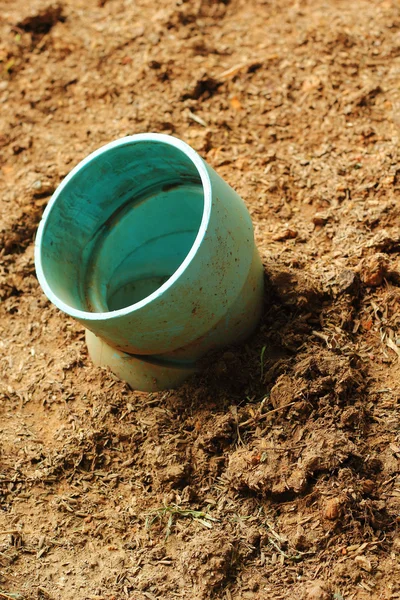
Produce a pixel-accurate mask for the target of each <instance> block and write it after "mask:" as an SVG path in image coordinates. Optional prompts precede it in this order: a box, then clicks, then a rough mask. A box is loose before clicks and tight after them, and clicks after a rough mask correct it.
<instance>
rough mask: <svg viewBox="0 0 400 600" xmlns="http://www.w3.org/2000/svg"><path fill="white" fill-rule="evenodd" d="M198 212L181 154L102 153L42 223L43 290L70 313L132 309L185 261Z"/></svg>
mask: <svg viewBox="0 0 400 600" xmlns="http://www.w3.org/2000/svg"><path fill="white" fill-rule="evenodd" d="M203 210H204V190H203V185H202V182H201V178H200V175H199V172H198V170H197V168H196V166H195V165H194V164H193V162H192V160H191V159H190V158H189V157H188V156H187V155H186V154H185V153H184V152H183V151H182V150H180V149H178V148H176V147H175V146H171V145H169V144H166V143H163V142H159V141H140V142H136V143H127V144H126V145H121V146H118V147H116V148H112V149H109V150H106V151H104V152H103V153H100V154H98V155H97V156H95V157H94V158H92V160H90V161H88V162H87V163H86V164H85V165H84V166H83V167H82V168H81V169H79V170H76V171H75V172H74V175H73V176H72V177H71V178H70V179H69V180H68V181H67V183H66V185H65V186H64V187H63V188H62V189H61V190H60V192H59V195H58V198H57V202H56V203H54V205H53V208H52V210H51V212H50V214H49V216H48V218H47V221H46V228H45V230H44V232H43V236H42V248H41V259H42V265H43V272H44V275H45V277H46V279H47V282H48V284H49V286H50V287H51V289H52V290H53V292H54V293H55V294H56V295H57V296H58V297H59V298H60V299H61V300H62V301H63V302H64V303H65V304H67V305H69V306H70V307H72V308H75V309H78V310H83V311H86V312H94V313H96V312H101V313H104V312H110V311H115V310H119V309H122V308H126V307H128V306H132V305H133V304H136V303H137V302H139V301H141V300H143V299H145V298H146V297H148V296H149V295H150V294H152V293H153V292H155V291H156V290H157V289H158V288H159V287H160V286H162V285H163V284H164V283H166V282H167V281H168V279H169V278H170V277H171V276H172V275H173V274H174V273H175V271H176V270H177V269H178V268H179V266H180V265H181V264H182V262H183V261H184V260H185V258H186V257H187V255H188V254H189V252H190V250H191V248H192V246H193V244H194V242H195V239H196V237H197V235H198V233H199V229H200V225H201V221H202V216H203Z"/></svg>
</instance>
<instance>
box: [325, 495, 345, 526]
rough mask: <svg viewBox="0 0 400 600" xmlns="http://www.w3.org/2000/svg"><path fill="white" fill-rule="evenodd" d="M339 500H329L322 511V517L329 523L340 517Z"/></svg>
mask: <svg viewBox="0 0 400 600" xmlns="http://www.w3.org/2000/svg"><path fill="white" fill-rule="evenodd" d="M341 504H342V502H341V500H340V498H330V499H329V500H328V501H327V503H326V505H325V510H324V516H325V517H326V518H327V519H329V520H330V521H336V519H338V518H339V517H340V515H341V512H342V511H341Z"/></svg>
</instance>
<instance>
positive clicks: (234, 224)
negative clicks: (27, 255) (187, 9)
mask: <svg viewBox="0 0 400 600" xmlns="http://www.w3.org/2000/svg"><path fill="white" fill-rule="evenodd" d="M35 262H36V272H37V275H38V279H39V282H40V285H41V286H42V288H43V291H44V292H45V294H46V296H47V297H48V298H49V300H50V301H51V302H52V303H53V304H55V305H56V306H57V307H58V308H59V309H61V310H62V311H64V312H65V313H67V314H68V315H70V316H71V317H73V318H75V319H76V320H77V321H79V322H80V323H82V325H84V327H85V328H86V342H87V346H88V350H89V355H90V357H91V358H92V360H93V362H94V363H95V364H96V365H98V366H102V367H109V368H110V369H111V371H112V372H113V373H114V374H115V375H117V376H118V377H119V378H120V379H123V380H124V381H127V382H128V383H129V384H130V386H131V387H132V388H134V389H137V390H144V391H156V390H161V389H166V388H171V387H175V386H177V385H179V384H180V383H182V382H183V381H184V380H185V379H186V378H187V377H189V376H190V375H192V374H193V373H195V372H196V371H198V368H199V367H198V361H199V359H200V358H201V357H202V356H204V355H205V354H206V353H207V352H209V351H210V350H213V349H216V348H219V347H223V346H226V345H228V344H232V343H236V342H240V341H243V340H244V339H246V337H248V336H249V335H250V333H252V331H253V330H254V329H255V327H256V325H257V323H258V321H259V318H260V315H261V307H262V300H263V268H262V264H261V260H260V257H259V254H258V251H257V248H256V247H255V244H254V234H253V227H252V223H251V219H250V215H249V213H248V211H247V209H246V206H245V204H244V202H243V201H242V200H241V198H240V197H239V196H238V195H237V194H236V192H235V191H234V190H233V189H232V188H231V187H229V185H228V184H227V183H225V181H224V180H223V179H221V177H219V175H217V173H216V172H215V171H214V170H213V169H212V168H211V167H210V166H209V165H208V164H207V163H205V162H204V160H203V159H202V158H201V157H200V156H199V155H198V154H197V153H196V152H195V151H194V150H193V149H192V148H191V147H190V146H188V145H187V144H185V143H184V142H182V141H181V140H179V139H177V138H175V137H171V136H167V135H162V134H139V135H133V136H129V137H125V138H121V139H119V140H116V141H114V142H112V143H110V144H107V145H106V146H104V147H102V148H100V149H99V150H97V151H96V152H94V153H93V154H90V155H89V156H88V157H87V158H86V159H84V160H83V161H82V162H81V163H79V164H78V165H77V166H76V167H75V168H74V169H73V170H72V171H71V173H70V174H69V175H68V176H67V177H66V178H65V179H64V181H63V182H62V183H61V185H60V186H59V187H58V188H57V190H56V192H55V193H54V195H53V197H52V199H51V201H50V203H49V204H48V206H47V208H46V210H45V212H44V214H43V218H42V220H41V223H40V225H39V229H38V233H37V237H36V243H35Z"/></svg>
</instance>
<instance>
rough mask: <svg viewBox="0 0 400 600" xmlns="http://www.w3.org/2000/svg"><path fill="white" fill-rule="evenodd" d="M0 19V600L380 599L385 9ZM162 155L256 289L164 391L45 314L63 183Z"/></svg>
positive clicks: (386, 412) (397, 276) (390, 6)
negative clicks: (144, 384)
mask: <svg viewBox="0 0 400 600" xmlns="http://www.w3.org/2000/svg"><path fill="white" fill-rule="evenodd" d="M50 2H51V0H30V1H24V0H0V106H1V112H0V124H1V127H0V177H1V179H0V181H1V197H0V240H1V251H0V252H1V262H0V299H1V303H0V315H1V319H0V335H1V339H0V347H1V355H0V415H1V431H0V600H10V599H13V600H17V599H18V598H20V599H21V600H22V599H24V598H25V599H34V598H37V599H39V598H41V599H44V600H58V599H74V600H85V599H90V600H101V599H107V600H112V599H114V600H116V599H124V598H126V599H131V600H146V599H150V600H155V599H159V600H173V599H175V598H185V599H200V600H209V599H212V598H214V599H215V598H218V599H221V600H239V599H249V600H256V599H260V600H262V599H265V600H266V599H279V598H299V599H305V600H313V599H314V600H318V599H322V600H329V599H330V600H334V599H335V600H351V599H360V600H361V599H367V598H376V599H385V600H389V599H395V598H400V560H399V557H400V517H399V514H400V472H399V466H400V433H399V432H400V427H399V425H400V423H399V410H400V400H399V399H400V362H399V360H400V347H399V346H400V329H399V327H400V309H399V307H400V305H399V301H400V288H399V284H400V258H399V251H400V229H399V217H400V205H399V202H398V195H399V191H400V162H399V161H400V155H399V149H398V148H399V138H400V117H399V111H400V5H399V4H398V2H397V0H368V1H367V0H346V1H341V0H231V1H229V0H225V1H224V2H222V1H221V2H218V1H217V0H193V1H192V0H189V1H179V2H176V3H174V2H168V1H167V0H159V1H158V3H156V5H155V4H154V2H150V1H149V0H138V1H137V2H133V1H129V0H100V1H99V0H60V3H59V4H57V5H56V4H51V3H50ZM142 131H159V132H166V133H173V134H175V135H177V136H178V137H181V138H183V139H184V140H186V141H187V142H188V143H189V144H191V145H192V146H193V147H194V148H195V149H196V150H198V151H199V152H200V154H201V155H202V156H203V157H204V158H205V159H206V160H207V161H208V162H209V163H210V164H211V165H213V166H214V167H215V168H216V170H217V171H218V172H219V173H220V174H221V175H222V176H223V177H224V178H225V179H226V180H227V181H228V182H229V183H230V184H231V185H232V186H233V187H235V188H236V189H237V191H238V192H239V193H240V194H241V195H242V197H243V198H244V199H245V200H246V202H247V205H248V207H249V210H250V211H251V214H252V218H253V222H254V226H255V232H256V240H257V244H258V247H259V249H260V252H261V254H262V257H263V260H264V263H265V269H266V280H267V293H266V298H265V316H264V318H263V322H262V324H261V327H260V329H259V331H258V332H257V333H256V335H255V336H254V337H253V338H252V339H251V340H250V341H249V342H248V344H247V345H246V346H244V347H242V348H230V349H228V350H227V351H225V352H222V353H220V354H219V355H218V356H214V357H211V359H210V360H208V361H206V362H207V368H206V371H205V373H204V375H203V376H201V377H198V378H197V379H195V380H193V381H191V382H189V383H187V384H186V385H185V386H183V387H182V388H181V389H179V390H177V391H172V392H168V393H160V394H152V395H146V394H143V393H136V392H133V391H131V390H129V389H128V387H127V386H126V385H125V384H123V383H121V382H118V381H115V379H114V378H113V377H112V376H111V375H109V374H108V373H106V372H103V371H100V370H98V369H95V368H94V367H93V366H92V365H91V363H90V361H89V359H88V356H87V353H86V349H85V344H84V337H83V333H82V330H81V328H80V327H79V326H77V325H76V324H75V323H74V322H72V320H71V319H69V318H67V317H66V316H65V315H62V314H60V313H59V312H58V311H57V310H56V309H55V308H54V307H52V306H51V305H50V304H49V302H48V301H47V300H46V299H45V297H44V296H43V294H42V292H41V290H40V288H39V286H38V283H37V280H36V278H35V272H34V264H33V247H34V235H35V230H36V227H37V224H38V220H39V218H40V215H41V213H42V211H43V207H44V206H45V204H46V202H47V201H48V199H49V197H50V195H51V193H52V191H53V190H54V189H55V187H56V186H57V185H58V184H59V182H60V181H61V180H62V178H63V177H64V176H65V175H66V174H67V173H68V171H69V170H70V169H71V168H72V166H74V165H75V164H76V163H77V162H78V161H79V160H80V159H82V158H83V157H84V156H86V155H87V154H88V153H89V152H90V151H92V150H94V149H96V148H98V147H99V146H101V145H102V144H104V143H106V142H109V141H111V140H113V139H115V138H118V137H121V136H123V135H126V134H129V133H137V132H142Z"/></svg>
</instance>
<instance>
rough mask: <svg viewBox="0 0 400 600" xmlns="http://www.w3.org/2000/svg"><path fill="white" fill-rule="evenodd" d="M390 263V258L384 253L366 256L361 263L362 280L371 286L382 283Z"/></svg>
mask: <svg viewBox="0 0 400 600" xmlns="http://www.w3.org/2000/svg"><path fill="white" fill-rule="evenodd" d="M388 264H389V263H388V259H387V257H386V256H385V255H384V254H374V255H372V256H369V257H368V258H364V259H363V260H362V261H361V263H360V265H359V270H360V276H361V281H362V282H363V283H364V284H365V285H367V286H369V287H377V286H379V285H382V283H383V279H384V277H385V275H386V273H387V270H388Z"/></svg>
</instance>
